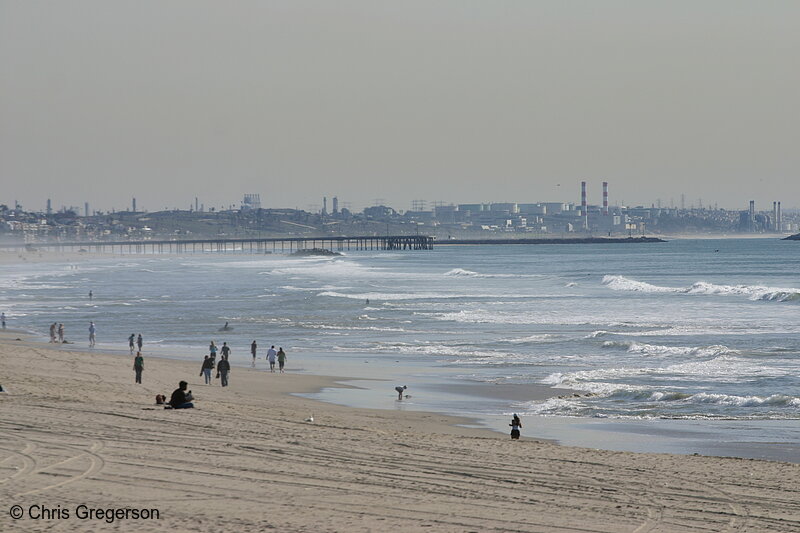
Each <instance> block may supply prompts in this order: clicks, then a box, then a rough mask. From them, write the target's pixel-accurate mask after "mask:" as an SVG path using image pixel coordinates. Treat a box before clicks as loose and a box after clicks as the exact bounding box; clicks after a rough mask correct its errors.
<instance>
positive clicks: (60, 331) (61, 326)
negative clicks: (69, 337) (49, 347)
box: [58, 324, 64, 344]
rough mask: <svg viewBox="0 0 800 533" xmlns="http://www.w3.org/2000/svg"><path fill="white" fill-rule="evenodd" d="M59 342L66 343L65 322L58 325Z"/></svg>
mask: <svg viewBox="0 0 800 533" xmlns="http://www.w3.org/2000/svg"><path fill="white" fill-rule="evenodd" d="M58 342H60V343H61V344H64V324H59V325H58Z"/></svg>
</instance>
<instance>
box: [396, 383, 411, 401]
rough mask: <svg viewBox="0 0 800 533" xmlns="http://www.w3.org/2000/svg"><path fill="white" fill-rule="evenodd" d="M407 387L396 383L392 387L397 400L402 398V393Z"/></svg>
mask: <svg viewBox="0 0 800 533" xmlns="http://www.w3.org/2000/svg"><path fill="white" fill-rule="evenodd" d="M407 388H408V387H406V386H405V385H403V386H402V387H401V386H399V385H398V386H397V387H395V388H394V390H396V391H397V399H398V400H402V399H403V393H404V392H405V391H406V389H407Z"/></svg>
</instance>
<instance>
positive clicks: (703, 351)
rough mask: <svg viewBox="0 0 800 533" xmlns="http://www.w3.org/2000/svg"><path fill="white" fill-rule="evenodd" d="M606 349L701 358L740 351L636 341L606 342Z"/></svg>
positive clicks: (717, 347)
mask: <svg viewBox="0 0 800 533" xmlns="http://www.w3.org/2000/svg"><path fill="white" fill-rule="evenodd" d="M603 347H605V348H625V349H626V350H627V351H628V352H629V353H638V354H642V355H696V356H701V357H704V356H705V357H710V356H717V355H722V354H737V353H739V351H738V350H732V349H731V348H728V347H727V346H722V345H713V346H659V345H655V344H645V343H641V342H636V341H605V342H604V343H603Z"/></svg>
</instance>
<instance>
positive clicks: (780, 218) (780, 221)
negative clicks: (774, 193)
mask: <svg viewBox="0 0 800 533" xmlns="http://www.w3.org/2000/svg"><path fill="white" fill-rule="evenodd" d="M776 218H777V219H778V231H783V215H782V214H781V203H780V202H778V216H777V217H776Z"/></svg>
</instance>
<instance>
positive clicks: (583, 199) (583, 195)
mask: <svg viewBox="0 0 800 533" xmlns="http://www.w3.org/2000/svg"><path fill="white" fill-rule="evenodd" d="M588 213H589V209H588V208H587V207H586V182H585V181H582V182H581V216H582V217H585V216H586V215H587V214H588Z"/></svg>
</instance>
